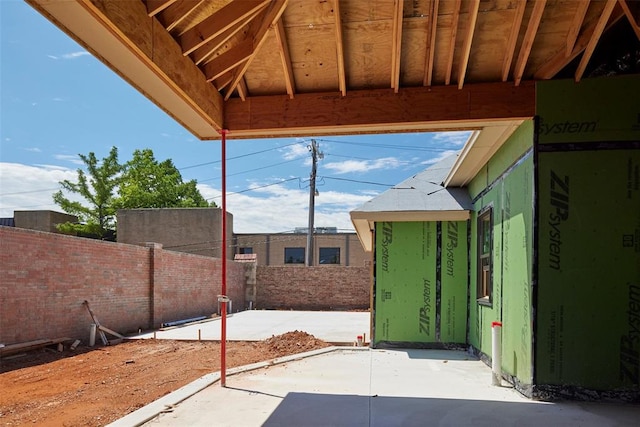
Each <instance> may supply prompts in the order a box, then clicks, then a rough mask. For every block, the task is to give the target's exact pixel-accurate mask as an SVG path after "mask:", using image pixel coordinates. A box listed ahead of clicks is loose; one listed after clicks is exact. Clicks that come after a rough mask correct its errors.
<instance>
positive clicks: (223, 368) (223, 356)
mask: <svg viewBox="0 0 640 427" xmlns="http://www.w3.org/2000/svg"><path fill="white" fill-rule="evenodd" d="M227 132H228V130H227V129H222V130H220V133H221V134H222V141H221V142H222V158H221V161H222V272H221V276H222V292H221V293H222V301H221V302H222V305H221V310H220V311H221V313H220V315H221V316H222V319H221V322H220V327H221V329H222V330H221V332H220V385H221V386H222V387H226V385H227Z"/></svg>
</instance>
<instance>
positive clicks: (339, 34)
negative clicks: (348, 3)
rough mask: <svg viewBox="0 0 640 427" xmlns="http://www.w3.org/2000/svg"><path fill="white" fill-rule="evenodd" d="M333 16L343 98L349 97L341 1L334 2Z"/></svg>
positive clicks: (339, 79)
mask: <svg viewBox="0 0 640 427" xmlns="http://www.w3.org/2000/svg"><path fill="white" fill-rule="evenodd" d="M333 14H334V16H335V17H336V21H335V26H336V60H337V61H338V87H339V88H340V93H341V94H342V96H347V76H346V73H345V69H344V45H343V42H342V18H341V17H340V0H333Z"/></svg>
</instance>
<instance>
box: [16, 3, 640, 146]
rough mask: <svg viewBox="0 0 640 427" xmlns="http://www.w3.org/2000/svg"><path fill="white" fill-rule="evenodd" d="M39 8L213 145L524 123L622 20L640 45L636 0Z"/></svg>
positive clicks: (581, 73) (581, 72)
mask: <svg viewBox="0 0 640 427" xmlns="http://www.w3.org/2000/svg"><path fill="white" fill-rule="evenodd" d="M27 2H28V3H30V4H31V5H32V6H33V7H34V8H36V9H37V10H38V11H39V12H40V13H42V14H43V15H44V16H46V17H47V18H48V19H50V20H51V21H52V22H54V23H55V24H56V25H58V26H59V27H60V28H62V29H63V30H64V31H65V32H67V33H68V34H69V35H71V36H72V37H73V38H75V39H76V40H77V41H78V42H79V43H80V44H82V45H83V46H85V47H86V48H87V49H88V50H89V51H91V52H92V53H93V54H94V55H95V56H96V57H98V58H99V59H101V60H102V61H103V62H105V63H106V64H107V65H108V66H110V67H111V68H112V69H114V70H115V71H116V72H117V73H118V74H119V75H121V76H122V77H123V78H125V79H126V80H127V81H129V82H130V83H131V84H132V85H133V86H135V87H136V88H137V89H139V90H140V91H141V92H142V93H143V94H145V95H146V96H147V97H149V98H150V99H151V100H152V101H153V102H155V103H156V104H157V105H159V106H160V107H161V108H163V109H164V110H165V111H167V113H168V114H170V115H171V116H172V117H174V118H175V119H176V120H178V121H179V122H180V123H181V124H182V125H184V126H185V127H186V128H187V129H189V130H190V131H191V132H193V133H194V134H195V135H196V136H198V137H200V138H202V139H217V138H219V133H218V132H219V131H220V130H221V129H223V128H226V129H229V130H230V136H231V137H234V138H249V137H252V138H253V137H255V138H257V137H270V136H278V135H283V136H284V135H309V134H312V133H314V134H338V133H339V134H349V133H367V132H401V131H419V130H440V129H447V130H449V129H474V128H477V127H479V126H480V124H481V123H482V122H483V121H487V120H489V121H494V122H495V121H496V120H498V121H499V120H504V121H505V122H508V121H511V120H519V119H524V118H527V117H531V116H532V115H533V114H534V91H533V85H532V81H534V80H539V79H553V78H556V76H558V75H559V74H560V73H561V72H562V71H563V70H565V68H567V67H569V68H571V67H573V68H571V71H569V73H570V75H573V76H574V78H575V80H576V81H579V80H581V79H583V78H585V77H588V73H589V67H591V68H594V65H593V64H591V62H592V58H593V57H594V56H593V55H594V52H596V51H597V49H598V48H599V47H600V46H601V43H602V42H601V40H602V39H603V37H604V36H605V35H606V34H607V33H608V31H610V30H611V29H612V28H613V27H614V25H616V23H623V24H624V25H629V26H630V27H631V29H632V30H633V32H634V33H635V35H636V40H621V41H618V42H623V43H638V40H640V5H639V2H635V1H629V0H563V1H560V0H535V1H532V0H452V1H450V0H447V1H441V0H349V1H346V0H128V1H126V2H123V1H118V0H66V1H51V0H27ZM564 75H567V72H564ZM452 82H453V83H455V84H452ZM465 97H467V98H465ZM514 102H518V104H517V105H515V104H513V103H514Z"/></svg>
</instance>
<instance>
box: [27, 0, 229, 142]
mask: <svg viewBox="0 0 640 427" xmlns="http://www.w3.org/2000/svg"><path fill="white" fill-rule="evenodd" d="M28 2H29V4H30V5H32V6H33V7H34V8H35V9H36V10H37V11H38V12H40V13H41V14H42V15H44V16H45V17H47V18H48V19H49V20H50V21H52V22H53V23H54V24H55V25H57V26H58V27H60V28H61V29H62V30H63V31H65V32H66V33H67V34H68V35H70V36H71V37H73V38H74V40H76V41H77V42H78V43H79V44H81V45H82V46H84V47H85V48H86V49H87V50H88V51H90V52H91V53H92V54H93V55H94V56H95V57H96V58H98V59H100V60H101V61H102V62H104V63H105V64H106V65H107V66H108V67H110V68H111V69H112V70H114V71H115V72H116V73H117V74H118V75H120V76H121V77H123V78H124V79H125V80H126V81H128V82H129V83H130V84H131V85H132V86H133V87H135V88H136V89H137V90H138V91H139V92H141V93H142V94H144V95H145V96H146V97H148V98H149V99H151V100H152V101H153V102H154V103H155V104H156V105H158V106H159V107H160V108H161V109H163V110H164V111H165V112H167V114H169V115H170V116H172V117H173V118H175V119H176V120H177V121H178V122H179V123H180V124H182V125H183V126H184V127H185V128H187V129H189V130H190V131H191V132H193V133H194V134H195V135H196V136H198V137H200V138H209V137H210V136H211V135H212V134H215V133H217V129H221V128H222V110H223V106H222V98H221V96H220V94H219V93H218V92H217V91H216V90H215V88H214V87H213V86H212V85H211V84H209V83H207V82H206V81H205V79H204V76H203V75H202V72H201V71H200V70H199V69H198V67H197V66H196V65H195V64H194V63H193V62H192V61H191V60H190V59H189V58H185V57H184V56H183V55H182V51H181V49H180V46H178V45H177V44H176V42H175V40H174V39H173V38H172V37H171V35H170V34H169V33H167V32H166V31H165V30H164V29H163V28H162V26H161V24H160V23H159V22H158V20H157V19H155V18H150V17H149V16H148V15H147V8H146V6H145V5H144V3H142V2H141V1H115V2H104V1H98V0H75V1H61V2H51V1H49V0H28Z"/></svg>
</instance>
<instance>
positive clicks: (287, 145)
mask: <svg viewBox="0 0 640 427" xmlns="http://www.w3.org/2000/svg"><path fill="white" fill-rule="evenodd" d="M297 144H300V142H294V143H292V144H286V145H282V146H278V147H273V148H267V149H266V150H260V151H254V152H253V153H247V154H241V155H239V156H234V157H227V160H236V159H242V158H244V157H249V156H254V155H256V154H262V153H266V152H268V151H274V150H279V149H281V148H285V147H290V146H292V145H297ZM220 162H222V160H214V161H212V162H206V163H199V164H197V165H191V166H185V167H182V168H178V170H185V169H192V168H197V167H200V166H208V165H213V164H216V163H220Z"/></svg>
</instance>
